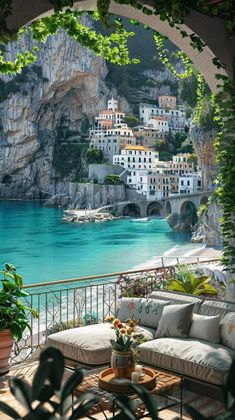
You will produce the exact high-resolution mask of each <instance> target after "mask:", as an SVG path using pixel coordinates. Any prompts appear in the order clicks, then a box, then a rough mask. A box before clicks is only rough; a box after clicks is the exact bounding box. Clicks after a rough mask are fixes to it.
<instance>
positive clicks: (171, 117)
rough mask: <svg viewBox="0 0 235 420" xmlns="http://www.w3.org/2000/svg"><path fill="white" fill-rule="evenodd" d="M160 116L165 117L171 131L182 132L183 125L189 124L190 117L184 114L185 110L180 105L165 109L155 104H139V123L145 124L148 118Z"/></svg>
mask: <svg viewBox="0 0 235 420" xmlns="http://www.w3.org/2000/svg"><path fill="white" fill-rule="evenodd" d="M156 116H162V117H166V118H167V121H168V125H169V129H170V130H171V131H173V132H183V131H184V129H185V126H189V124H190V119H187V118H186V116H185V110H184V109H182V107H178V108H175V109H168V108H167V109H165V108H161V107H158V106H157V105H151V104H145V103H142V104H140V106H139V117H140V123H141V124H144V125H147V123H148V122H149V120H151V119H152V118H153V117H156Z"/></svg>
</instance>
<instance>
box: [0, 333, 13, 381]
mask: <svg viewBox="0 0 235 420" xmlns="http://www.w3.org/2000/svg"><path fill="white" fill-rule="evenodd" d="M12 347H13V338H12V336H11V332H10V330H3V331H0V375H3V374H4V373H7V372H9V369H10V367H11V363H10V357H11V351H12Z"/></svg>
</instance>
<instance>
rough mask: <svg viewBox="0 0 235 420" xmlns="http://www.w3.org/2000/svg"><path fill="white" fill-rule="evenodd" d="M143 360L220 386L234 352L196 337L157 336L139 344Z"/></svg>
mask: <svg viewBox="0 0 235 420" xmlns="http://www.w3.org/2000/svg"><path fill="white" fill-rule="evenodd" d="M139 349H140V360H141V362H142V363H146V364H148V365H152V366H156V367H159V368H162V369H167V370H170V371H172V372H176V373H179V374H182V375H185V376H189V377H192V378H197V379H199V380H202V381H206V382H209V383H212V384H217V385H221V382H222V379H223V376H224V375H225V373H227V372H228V370H229V368H230V365H231V362H232V357H233V354H234V353H233V351H232V350H230V349H228V348H227V347H225V346H223V345H221V344H214V343H209V342H206V341H203V340H197V339H193V338H187V339H185V338H158V339H156V340H152V341H149V342H146V343H143V344H141V345H140V347H139Z"/></svg>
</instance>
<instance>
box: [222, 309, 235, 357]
mask: <svg viewBox="0 0 235 420" xmlns="http://www.w3.org/2000/svg"><path fill="white" fill-rule="evenodd" d="M220 338H221V343H222V344H224V345H225V346H228V347H230V348H231V349H232V350H235V312H229V313H228V314H227V315H225V317H224V318H223V319H222V321H221V325H220Z"/></svg>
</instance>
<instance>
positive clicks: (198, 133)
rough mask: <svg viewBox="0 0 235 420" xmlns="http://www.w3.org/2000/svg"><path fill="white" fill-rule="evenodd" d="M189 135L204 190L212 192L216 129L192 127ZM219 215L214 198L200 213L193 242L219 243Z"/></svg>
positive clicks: (216, 166)
mask: <svg viewBox="0 0 235 420" xmlns="http://www.w3.org/2000/svg"><path fill="white" fill-rule="evenodd" d="M190 136H191V138H192V140H193V145H194V148H195V151H196V154H197V157H198V166H199V168H201V170H202V177H203V185H204V188H205V189H206V190H211V191H212V192H213V190H214V188H215V186H214V181H215V179H216V177H217V175H218V165H217V163H216V153H215V138H216V130H215V128H213V127H211V129H210V130H208V129H205V128H200V127H194V128H193V129H192V130H191V133H190ZM220 217H221V210H220V206H219V205H218V203H217V201H216V200H212V201H211V202H209V204H208V206H207V209H206V207H205V209H204V211H203V212H202V213H201V214H200V212H199V221H198V226H197V229H196V231H195V232H194V233H193V236H192V241H193V242H204V243H206V244H207V245H208V246H218V245H221V231H220V224H219V219H220Z"/></svg>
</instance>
